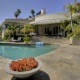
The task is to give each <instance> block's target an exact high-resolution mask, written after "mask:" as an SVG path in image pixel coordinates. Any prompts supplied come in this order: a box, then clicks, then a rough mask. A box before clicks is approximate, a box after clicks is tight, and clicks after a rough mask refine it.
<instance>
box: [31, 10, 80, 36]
mask: <svg viewBox="0 0 80 80" xmlns="http://www.w3.org/2000/svg"><path fill="white" fill-rule="evenodd" d="M41 13H42V14H41V15H38V16H36V17H35V21H33V22H30V24H33V25H38V28H37V31H38V32H37V33H38V35H48V34H49V35H53V36H58V35H61V33H62V29H61V28H60V24H61V23H62V22H61V21H63V20H70V19H71V18H70V17H71V16H70V12H60V13H53V14H46V11H45V9H43V10H42V11H41ZM78 16H80V13H75V14H73V15H72V17H73V20H74V19H76V17H78Z"/></svg>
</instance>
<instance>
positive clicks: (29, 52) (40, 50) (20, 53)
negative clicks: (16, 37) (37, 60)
mask: <svg viewBox="0 0 80 80" xmlns="http://www.w3.org/2000/svg"><path fill="white" fill-rule="evenodd" d="M58 47H59V45H55V44H54V45H49V44H45V45H43V46H40V47H36V45H35V44H30V45H12V44H0V56H2V57H5V58H9V59H13V60H15V59H21V58H25V57H36V56H40V55H42V54H46V53H48V52H50V51H52V50H55V49H57V48H58Z"/></svg>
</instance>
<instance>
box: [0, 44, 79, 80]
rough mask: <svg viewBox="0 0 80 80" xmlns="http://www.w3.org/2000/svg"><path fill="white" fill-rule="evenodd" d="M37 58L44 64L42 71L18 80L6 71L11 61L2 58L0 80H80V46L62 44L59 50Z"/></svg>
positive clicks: (0, 61) (0, 59) (0, 58)
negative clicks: (6, 66)
mask: <svg viewBox="0 0 80 80" xmlns="http://www.w3.org/2000/svg"><path fill="white" fill-rule="evenodd" d="M36 58H37V59H40V60H41V61H42V63H43V66H42V68H41V70H40V71H39V72H37V73H36V74H34V75H33V76H31V77H29V78H25V79H18V78H16V77H13V76H12V75H10V74H8V73H6V72H5V71H4V66H5V65H6V64H7V63H8V62H9V61H10V60H9V59H6V58H3V57H0V80H80V45H68V44H60V47H59V48H58V49H56V50H54V51H51V52H50V53H48V54H44V55H41V56H38V57H36Z"/></svg>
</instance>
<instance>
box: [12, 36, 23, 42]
mask: <svg viewBox="0 0 80 80" xmlns="http://www.w3.org/2000/svg"><path fill="white" fill-rule="evenodd" d="M11 41H12V42H19V41H22V37H18V38H17V39H14V37H12V38H11Z"/></svg>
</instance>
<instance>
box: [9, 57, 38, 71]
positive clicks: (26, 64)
mask: <svg viewBox="0 0 80 80" xmlns="http://www.w3.org/2000/svg"><path fill="white" fill-rule="evenodd" d="M37 66H38V62H37V60H35V59H34V58H33V57H30V58H23V59H20V60H14V61H12V62H11V63H10V64H9V67H10V69H11V70H13V71H19V72H21V71H28V70H31V69H34V68H36V67H37Z"/></svg>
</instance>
